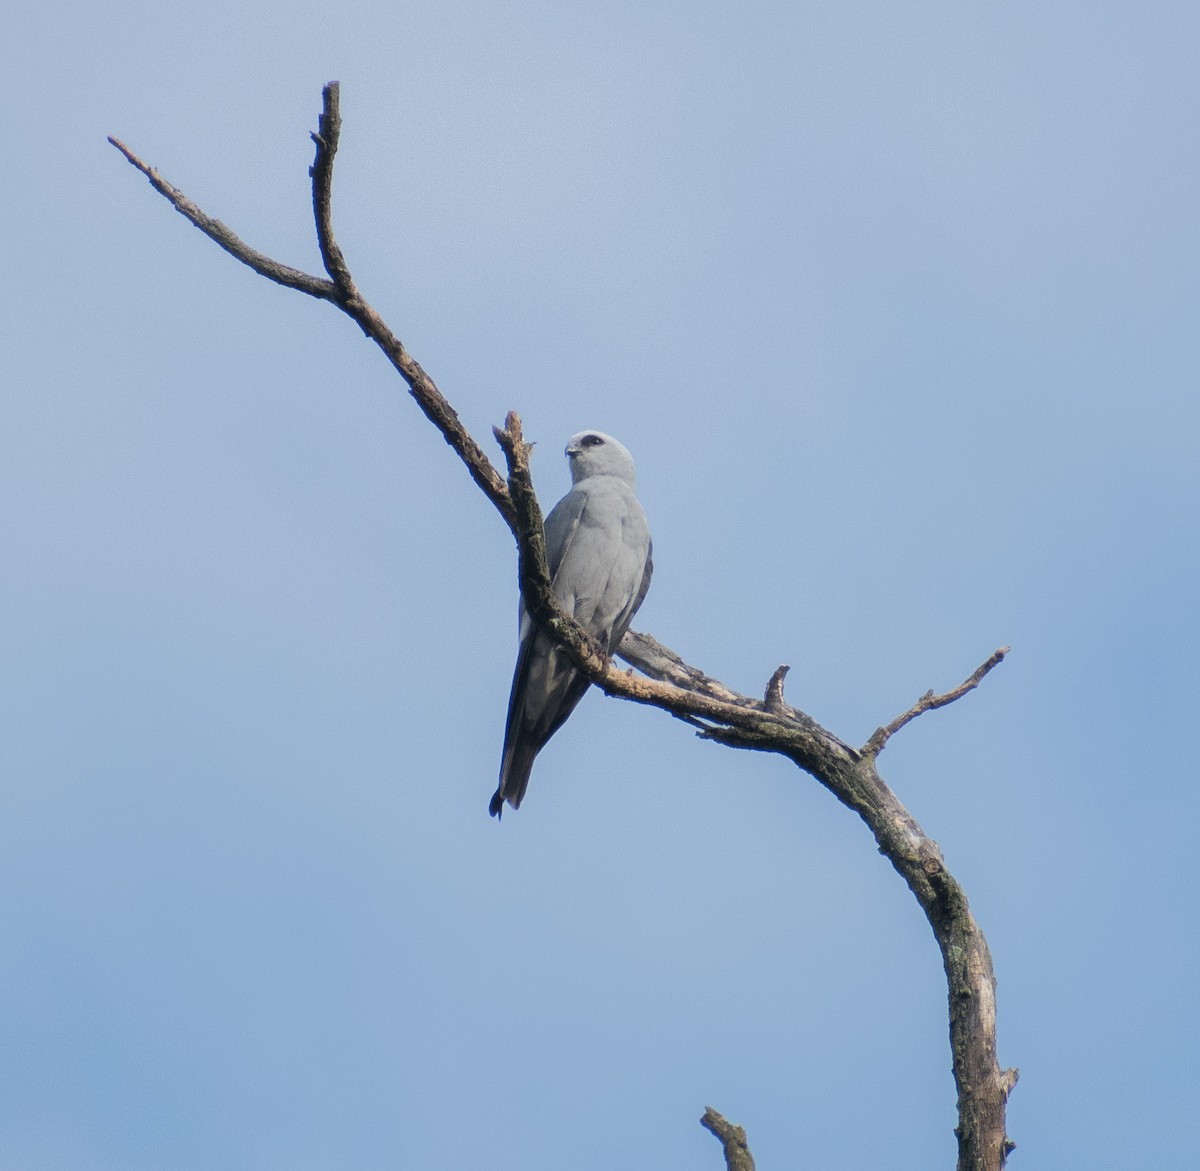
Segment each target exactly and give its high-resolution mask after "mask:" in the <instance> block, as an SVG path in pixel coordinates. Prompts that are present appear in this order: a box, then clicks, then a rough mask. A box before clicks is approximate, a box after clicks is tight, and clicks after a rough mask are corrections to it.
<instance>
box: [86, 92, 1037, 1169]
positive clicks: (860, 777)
mask: <svg viewBox="0 0 1200 1171" xmlns="http://www.w3.org/2000/svg"><path fill="white" fill-rule="evenodd" d="M338 97H339V92H338V84H337V82H330V83H329V84H328V85H327V86H326V87H325V89H324V91H323V102H324V104H323V111H322V114H321V118H320V124H319V128H318V131H317V133H316V134H314V135H313V136H312V137H313V141H314V142H315V143H316V148H317V149H316V158H315V160H314V162H313V165H312V168H311V170H310V174H311V177H312V188H313V212H314V217H315V220H316V230H317V242H318V245H319V248H320V253H321V260H322V263H323V265H324V268H325V272H326V274H327V278H328V279H326V278H325V277H317V276H312V275H310V274H308V273H305V272H302V271H300V270H299V269H295V268H291V267H289V266H287V265H284V264H280V263H278V262H277V261H274V260H272V259H271V258H270V257H267V256H264V255H263V254H262V253H260V252H256V251H255V250H254V249H253V248H251V247H249V245H247V244H245V243H244V242H243V241H242V240H241V239H239V238H238V237H237V236H236V235H235V234H234V233H233V232H232V231H231V230H230V229H229V228H228V227H226V226H225V225H224V224H223V223H221V222H220V221H219V220H215V219H213V218H212V217H211V216H209V215H207V214H206V213H205V212H204V211H202V210H201V209H200V208H199V207H197V206H196V205H195V204H194V203H192V201H191V200H189V199H188V198H187V196H186V195H184V194H183V192H182V191H180V190H179V189H178V188H176V187H173V186H172V185H171V184H170V183H168V182H167V181H166V180H165V179H163V178H162V176H161V175H159V174H158V172H157V171H156V170H154V168H152V167H150V166H148V165H147V164H146V163H144V162H142V160H141V159H139V158H138V157H137V156H136V155H135V154H134V153H133V152H132V151H131V150H130V149H129V148H128V147H126V146H125V145H124V144H123V143H121V142H119V141H118V140H117V139H115V138H110V139H109V142H111V143H112V144H113V146H115V147H116V148H117V150H119V151H120V152H121V153H122V154H123V155H124V156H125V158H126V159H127V160H128V161H129V162H130V163H131V164H132V165H133V166H134V167H136V168H137V169H138V170H139V171H141V172H142V174H143V175H145V176H146V178H147V179H149V181H150V184H151V186H153V187H154V189H155V190H156V191H157V192H159V194H160V195H162V196H163V197H164V198H165V199H167V200H168V202H170V203H171V205H172V206H173V207H174V208H175V209H176V211H178V212H179V213H180V214H181V215H183V216H184V217H185V218H187V219H188V220H190V221H191V223H193V224H194V225H195V226H196V227H197V228H199V229H200V230H201V231H202V232H203V233H204V234H205V235H206V236H208V237H209V238H210V239H212V240H213V241H215V242H216V243H217V244H218V245H219V246H220V247H221V248H223V249H224V250H225V251H226V252H228V253H229V254H230V255H231V256H233V257H234V258H235V259H237V260H240V261H241V262H242V263H243V264H246V265H248V266H249V267H250V268H252V269H253V270H254V271H255V272H257V273H258V274H259V275H261V276H264V277H266V278H267V279H268V280H272V281H275V282H276V283H277V284H281V285H284V286H285V287H287V288H290V289H295V290H297V291H299V292H302V293H306V294H308V295H309V296H311V297H317V298H319V299H321V300H325V301H329V302H331V303H332V304H334V305H336V306H337V307H338V308H339V309H341V310H342V312H343V313H345V314H346V315H347V316H349V317H350V318H352V319H353V320H354V321H355V322H357V324H358V325H359V327H360V328H361V329H362V331H363V333H365V334H366V335H367V337H369V338H370V339H371V340H372V341H373V342H375V344H376V345H378V346H379V348H380V349H381V350H382V351H383V352H384V354H385V356H386V357H387V359H388V361H389V362H391V364H392V365H393V366H394V367H395V368H396V370H397V371H398V372H399V374H400V376H401V377H402V378H403V379H404V381H405V382H406V383H407V384H408V388H409V392H410V393H411V395H412V397H413V398H414V399H415V400H416V401H417V404H418V406H419V407H420V408H421V410H422V411H423V412H424V414H425V415H426V417H427V418H428V419H429V420H430V422H432V423H433V425H434V426H435V427H436V428H437V429H438V431H439V432H440V433H441V435H442V437H443V438H444V439H445V440H446V442H447V443H448V444H449V445H450V446H451V447H452V448H453V449H454V451H455V452H456V453H457V454H458V456H459V458H460V459H461V460H462V462H463V464H464V465H465V466H466V468H467V471H468V472H469V473H470V475H471V477H472V479H474V481H475V483H476V484H477V485H478V486H479V488H480V490H481V491H482V492H483V493H484V495H485V496H487V498H488V499H489V500H490V501H491V502H492V504H493V505H494V506H495V508H496V510H497V511H498V512H499V513H500V515H501V517H503V519H504V521H505V523H506V524H507V525H508V527H509V528H510V529H511V530H512V533H513V536H514V537H515V538H516V542H517V548H518V555H519V575H520V585H521V592H522V595H523V597H524V599H525V604H526V606H527V607H528V609H529V611H530V613H531V614H532V615H533V617H534V619H535V620H536V621H537V622H538V623H540V624H541V625H542V627H543V628H544V629H546V630H548V631H549V632H551V633H552V634H553V636H554V637H555V638H556V639H557V640H558V641H559V643H560V644H561V645H562V646H563V647H564V648H565V649H566V651H567V653H568V654H569V655H570V656H571V658H572V659H573V660H574V661H575V663H577V664H578V666H579V667H580V668H581V669H582V670H583V671H585V672H586V673H587V675H588V677H589V678H590V679H591V680H592V681H593V682H594V683H595V684H596V685H597V686H599V687H600V688H601V689H602V690H603V691H604V692H605V693H606V694H608V695H617V696H621V697H622V698H625V699H630V700H633V701H634V702H636V703H643V704H648V705H650V706H652V707H658V708H662V709H663V710H664V711H668V712H670V713H671V714H672V715H674V716H676V717H678V718H679V719H682V720H685V721H686V722H688V723H690V724H692V725H694V726H695V727H697V728H698V729H700V734H701V735H702V736H704V737H705V738H707V739H712V740H718V741H720V742H721V743H723V744H727V745H729V746H731V747H734V748H748V749H755V750H758V751H762V752H775V753H778V754H779V755H781V756H784V757H786V758H787V759H789V760H791V761H792V762H793V763H795V764H796V765H798V766H799V767H800V768H801V769H803V770H804V771H805V772H807V773H809V774H810V775H811V776H813V777H814V778H815V779H816V780H818V781H819V782H820V783H821V784H822V785H824V786H825V787H826V788H827V789H828V790H829V791H830V792H831V793H832V794H833V795H834V796H835V797H836V798H837V799H838V800H839V801H841V802H842V804H843V805H846V806H847V807H849V808H850V809H852V810H854V812H855V813H857V814H858V815H859V817H861V818H862V820H863V821H864V822H866V824H867V826H868V828H869V829H870V830H871V832H872V833H873V834H874V836H875V841H876V842H877V844H878V846H879V849H880V852H881V853H883V854H884V855H885V856H886V857H887V858H888V860H889V861H890V862H891V863H892V865H893V866H894V867H895V868H896V870H897V871H898V872H899V874H900V876H901V877H902V878H903V879H904V881H905V882H906V883H907V884H908V887H909V889H910V890H911V891H912V893H913V894H914V896H915V897H916V899H917V902H918V903H919V904H920V905H921V909H922V910H923V911H924V912H925V916H926V918H927V919H928V921H929V924H930V926H931V927H932V928H933V933H934V937H935V938H936V939H937V943H938V947H939V948H940V950H941V953H942V962H943V966H944V968H945V971H946V980H947V985H948V990H949V1010H950V1046H951V1053H952V1057H953V1070H954V1079H955V1084H956V1086H957V1089H958V1126H957V1127H956V1128H955V1133H956V1135H957V1137H958V1171H999V1168H1001V1167H1003V1165H1004V1161H1005V1159H1006V1157H1007V1155H1008V1153H1009V1152H1010V1151H1011V1150H1012V1147H1013V1143H1012V1142H1010V1141H1009V1139H1008V1137H1007V1136H1006V1134H1005V1123H1004V1119H1005V1104H1006V1102H1007V1100H1008V1095H1009V1093H1010V1092H1011V1090H1012V1088H1013V1086H1014V1085H1015V1084H1016V1081H1017V1071H1016V1070H1015V1069H1008V1070H1003V1071H1002V1070H1001V1069H1000V1067H999V1065H998V1064H997V1061H996V1001H995V977H994V975H993V971H992V959H991V953H990V952H989V950H988V946H987V941H986V940H985V939H984V937H983V933H982V931H980V929H979V927H978V925H977V924H976V922H975V918H974V916H973V915H972V914H971V910H970V907H969V906H968V904H967V898H966V895H965V893H964V892H963V890H962V887H961V886H959V884H958V882H957V881H956V880H955V879H954V877H953V876H952V875H951V874H950V872H949V871H948V870H947V869H946V864H945V861H944V860H943V858H942V854H941V850H940V849H939V848H938V845H937V843H936V842H934V841H933V840H932V839H931V838H930V837H929V836H928V835H927V834H926V833H925V832H924V831H923V830H922V829H921V827H920V826H919V825H918V824H917V822H916V820H915V819H914V818H913V817H912V815H911V814H910V813H909V812H908V810H907V809H905V808H904V806H903V805H902V804H901V803H900V801H899V799H898V798H897V797H896V795H895V794H894V793H893V792H892V791H891V789H889V788H888V786H887V785H886V784H885V783H884V781H883V779H882V778H881V777H880V775H879V773H878V772H877V771H876V767H875V762H876V759H877V758H878V756H879V753H880V752H881V751H882V750H883V748H884V746H885V745H886V743H887V741H888V739H889V738H890V737H891V736H892V735H893V734H895V733H896V732H897V731H899V730H900V729H901V728H902V727H903V726H904V725H905V724H907V723H908V722H909V721H910V720H913V719H915V718H916V717H917V716H919V715H921V714H922V713H923V712H927V711H932V710H934V709H935V708H939V707H944V706H945V705H947V704H949V703H953V702H954V701H955V700H956V699H959V698H961V697H962V696H963V695H965V694H966V693H967V692H968V691H970V690H972V689H973V688H975V687H977V686H978V685H979V683H980V682H981V681H982V679H983V678H984V676H985V675H987V674H988V672H989V671H991V670H992V669H993V668H994V667H996V666H997V665H998V664H999V663H1000V662H1001V661H1002V660H1003V658H1004V656H1005V655H1006V654H1007V653H1008V648H1007V647H1003V648H1001V649H1000V650H997V651H996V652H994V653H993V654H992V655H991V656H990V657H989V658H988V659H987V660H986V661H985V662H984V663H982V664H981V665H980V666H979V667H978V668H977V669H976V671H975V672H974V673H973V674H972V675H971V676H970V677H969V678H967V679H966V680H965V681H964V682H963V683H961V684H959V686H958V687H955V688H953V689H952V690H950V691H948V692H945V693H944V694H942V695H935V694H934V693H933V692H932V691H929V692H926V694H925V695H923V696H922V697H921V698H920V699H919V700H918V701H917V702H916V704H914V705H913V707H911V708H910V709H909V710H908V711H906V712H904V713H903V714H902V715H900V716H898V717H897V718H896V719H894V720H892V721H891V722H890V723H888V724H885V725H884V726H882V727H881V728H879V729H878V730H877V731H876V732H875V733H874V735H873V736H872V737H871V738H870V739H869V740H868V741H867V743H866V744H865V745H864V746H863V747H862V748H861V749H855V748H852V747H850V746H849V745H848V744H846V743H844V742H843V741H841V740H839V739H838V738H837V737H836V736H834V735H833V734H832V733H831V732H828V731H826V730H825V729H824V728H822V727H821V726H820V725H819V724H818V723H817V722H816V721H815V720H814V719H812V717H811V716H808V715H806V714H805V713H804V712H801V711H799V710H797V709H796V708H793V707H791V706H790V705H788V704H787V703H786V702H785V701H784V698H783V681H784V676H785V675H786V674H787V668H786V667H780V668H779V669H778V670H776V671H775V673H774V674H773V675H772V677H771V679H770V682H769V683H768V685H767V688H766V693H765V696H764V698H763V699H761V700H759V699H753V698H751V697H748V696H744V695H740V694H738V693H737V692H735V691H733V690H732V689H730V688H728V687H726V686H725V685H724V684H722V683H720V682H719V681H717V680H716V679H713V678H711V677H710V676H709V675H707V674H705V673H704V672H703V671H701V670H699V669H697V668H695V667H692V666H690V665H689V664H687V663H685V662H684V661H683V660H682V659H681V658H680V657H679V656H678V655H677V654H675V653H674V651H671V650H669V649H668V648H667V647H664V646H663V645H662V644H661V643H659V642H657V641H656V640H655V639H654V638H652V637H651V636H649V635H645V634H638V633H636V632H634V631H630V632H629V633H628V634H626V635H625V638H624V639H623V640H622V642H621V645H620V647H619V648H618V654H619V655H620V657H621V658H623V659H624V660H625V661H626V662H628V663H630V664H632V665H633V666H635V667H637V668H638V669H639V670H640V671H641V672H642V674H641V675H635V674H634V673H633V671H629V670H624V669H622V668H619V667H617V666H616V665H615V664H614V663H613V662H612V661H611V660H610V659H609V658H607V657H606V656H605V655H604V653H603V651H602V649H601V648H600V647H599V646H598V645H597V644H596V642H595V641H594V640H593V639H592V638H591V637H590V636H589V635H588V634H587V632H586V631H584V630H583V628H582V627H581V626H579V624H578V623H577V622H575V621H574V619H573V618H572V617H570V616H569V615H568V614H566V613H565V612H564V611H563V610H562V609H561V607H560V606H559V605H558V601H557V599H556V598H555V596H554V592H553V590H552V588H551V585H550V575H549V572H548V569H547V566H546V548H545V536H544V533H543V530H542V513H541V509H540V507H539V506H538V502H537V497H536V496H535V494H534V491H533V484H532V480H531V478H530V474H529V452H530V447H529V445H528V444H527V443H526V442H525V440H524V437H523V435H522V431H521V420H520V419H519V418H518V417H517V415H516V414H515V413H510V414H509V415H508V416H507V418H506V419H505V425H504V427H503V428H498V429H496V432H495V435H496V439H497V440H498V442H499V443H500V446H501V448H502V449H503V451H504V455H505V460H506V463H507V470H508V475H507V478H505V477H502V476H501V475H500V473H499V472H498V471H497V470H496V468H495V467H493V465H492V464H491V462H490V461H489V460H488V458H487V456H486V455H485V454H484V453H483V450H482V448H481V447H480V446H479V444H478V443H476V441H475V440H474V438H473V437H472V436H471V435H470V434H469V433H468V432H467V430H466V428H464V427H463V425H462V423H461V422H460V421H459V418H458V415H457V414H456V413H455V411H454V409H453V408H452V407H451V406H450V404H449V403H448V402H447V401H446V399H445V398H444V397H443V396H442V394H441V392H440V391H439V390H438V388H437V387H436V386H435V385H434V382H433V380H432V379H431V378H430V377H429V375H428V374H426V373H425V371H424V370H422V369H421V366H420V365H419V364H418V363H417V362H416V361H415V360H414V359H413V357H412V356H411V355H410V354H409V353H408V351H407V350H406V349H405V348H404V346H403V344H402V343H401V342H400V340H399V338H397V337H396V335H395V334H393V333H392V331H391V330H390V329H389V328H388V326H387V325H386V324H385V323H384V321H383V320H382V318H381V317H380V316H379V314H378V313H377V312H376V311H375V310H374V309H373V308H372V307H371V306H370V305H369V304H368V303H367V301H366V300H365V299H364V298H363V296H362V294H361V293H360V292H359V290H358V287H357V286H356V285H355V283H354V280H353V278H352V277H351V275H350V269H349V266H348V265H347V263H346V259H345V257H344V256H343V254H342V250H341V248H340V247H339V246H338V244H337V241H336V238H335V236H334V232H333V223H332V191H333V161H334V156H335V155H336V153H337V148H338V139H339V135H340V130H341V117H340V114H339V107H338ZM703 1123H704V1125H705V1126H706V1127H707V1128H708V1129H709V1130H711V1131H712V1132H713V1133H714V1134H715V1135H716V1136H717V1137H718V1138H719V1139H720V1140H721V1141H722V1143H723V1144H724V1149H725V1156H726V1162H727V1165H728V1167H729V1168H730V1171H751V1169H752V1168H753V1165H754V1164H753V1159H752V1158H751V1157H750V1152H749V1149H748V1148H747V1146H746V1138H745V1132H744V1131H743V1130H742V1129H741V1128H740V1127H732V1126H731V1125H730V1124H729V1123H727V1122H726V1121H725V1120H724V1119H723V1118H721V1116H720V1115H719V1114H717V1113H716V1112H715V1111H712V1110H709V1111H707V1112H706V1114H705V1117H704V1119H703Z"/></svg>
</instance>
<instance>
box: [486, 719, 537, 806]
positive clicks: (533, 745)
mask: <svg viewBox="0 0 1200 1171" xmlns="http://www.w3.org/2000/svg"><path fill="white" fill-rule="evenodd" d="M541 747H542V746H541V745H540V744H538V743H537V742H536V741H532V740H529V739H526V738H525V737H522V736H518V737H516V739H515V742H514V743H513V744H511V745H509V747H508V751H506V752H505V754H504V760H503V761H502V763H501V765H500V784H499V786H498V787H497V788H496V791H495V792H494V793H493V794H492V799H491V801H490V802H489V804H488V812H489V813H490V814H491V815H492V816H493V817H499V816H500V815H501V813H502V812H503V811H504V803H505V801H507V802H508V803H509V805H511V806H512V807H513V808H514V809H520V808H521V799H522V798H523V797H524V796H525V790H526V788H528V786H529V774H530V773H531V772H532V771H533V762H534V761H535V760H536V759H537V754H538V752H539V750H540V749H541Z"/></svg>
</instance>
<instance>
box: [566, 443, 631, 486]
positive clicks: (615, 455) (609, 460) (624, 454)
mask: <svg viewBox="0 0 1200 1171" xmlns="http://www.w3.org/2000/svg"><path fill="white" fill-rule="evenodd" d="M567 461H568V463H570V465H571V483H572V484H578V483H579V481H580V480H586V479H587V478H588V477H589V476H616V477H618V479H621V480H624V481H625V482H626V483H627V484H628V485H629V486H630V487H631V488H632V487H633V481H634V475H635V473H634V467H633V456H631V455H630V454H629V452H628V451H627V450H626V449H625V445H624V444H623V443H620V442H618V441H617V440H616V439H614V438H613V437H612V436H611V435H605V434H604V432H603V431H580V432H579V434H578V435H572V436H571V438H570V439H569V440H568V441H567Z"/></svg>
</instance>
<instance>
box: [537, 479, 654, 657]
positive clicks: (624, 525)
mask: <svg viewBox="0 0 1200 1171" xmlns="http://www.w3.org/2000/svg"><path fill="white" fill-rule="evenodd" d="M560 510H561V512H560ZM556 514H558V515H556ZM546 538H547V546H548V547H550V548H548V552H550V553H551V555H552V556H551V560H552V562H557V565H556V566H554V567H553V568H552V572H553V576H554V592H555V593H556V594H557V595H558V598H559V600H560V601H561V602H562V604H563V606H564V608H565V609H567V610H568V611H569V612H570V613H572V614H573V615H574V616H575V618H576V619H577V620H578V621H579V622H580V624H581V625H583V626H584V627H585V628H586V629H587V630H589V631H590V632H591V633H593V634H596V635H599V636H600V637H601V638H604V639H607V637H608V636H609V635H610V634H611V633H613V631H614V628H615V627H620V626H621V625H622V622H623V620H625V621H627V620H628V616H629V614H630V611H631V607H632V604H633V602H634V599H636V598H637V596H638V593H639V587H640V586H641V583H642V576H643V573H644V572H645V568H646V559H647V556H648V553H649V549H650V531H649V528H648V527H647V524H646V517H645V514H644V513H643V512H642V508H641V505H640V504H639V503H638V501H637V497H636V496H634V494H633V489H632V488H630V486H629V485H628V484H626V483H625V482H624V481H623V480H620V479H618V478H617V477H615V476H592V477H589V478H588V479H587V480H584V481H582V482H581V483H579V484H576V485H575V487H574V489H573V490H572V491H571V492H569V493H568V494H567V496H566V497H564V498H563V500H562V501H561V502H560V503H559V505H558V506H557V507H556V508H555V509H554V510H553V512H552V513H551V515H550V517H549V518H547V522H546ZM622 633H624V631H622Z"/></svg>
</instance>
